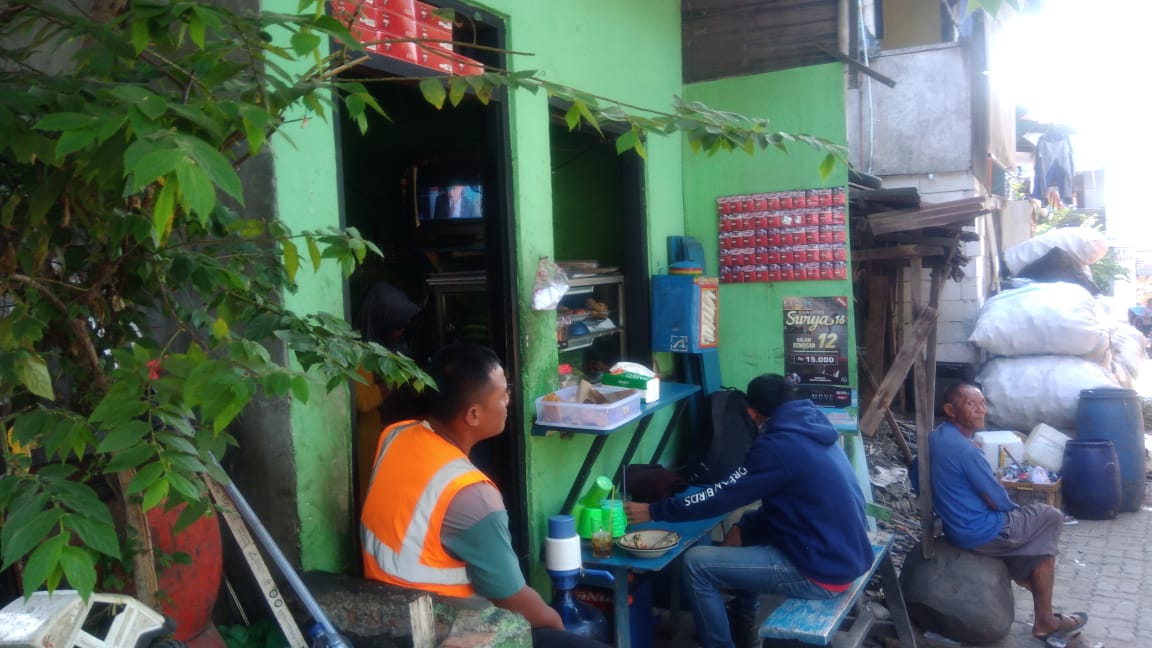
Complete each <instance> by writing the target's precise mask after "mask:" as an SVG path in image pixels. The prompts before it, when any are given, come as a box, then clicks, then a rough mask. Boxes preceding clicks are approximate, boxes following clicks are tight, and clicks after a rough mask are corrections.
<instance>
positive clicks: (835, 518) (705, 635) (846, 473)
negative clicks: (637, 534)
mask: <svg viewBox="0 0 1152 648" xmlns="http://www.w3.org/2000/svg"><path fill="white" fill-rule="evenodd" d="M748 402H749V404H750V405H751V407H750V408H749V410H748V413H749V414H750V415H751V416H752V418H753V420H755V421H756V424H757V425H758V426H759V427H760V435H759V436H758V437H757V439H756V441H755V442H754V443H753V444H752V447H751V449H749V451H748V454H747V455H746V456H745V458H744V462H743V465H741V466H740V467H738V468H737V469H736V470H735V471H733V473H732V475H731V476H729V477H728V479H726V480H724V481H721V482H718V483H716V484H714V485H712V486H710V487H708V488H705V489H704V490H703V491H701V492H699V493H697V494H694V495H692V496H689V497H683V496H679V497H675V496H674V497H670V498H667V499H664V500H661V501H659V502H653V503H651V504H640V503H634V502H630V503H629V504H628V505H627V511H628V519H629V521H630V522H634V523H640V522H646V521H648V520H650V519H651V520H660V521H669V522H682V521H686V520H698V519H704V518H708V517H713V516H716V515H720V514H723V513H725V512H728V511H733V510H736V509H738V508H740V507H742V506H746V505H748V504H752V503H754V502H756V501H759V502H760V508H758V509H756V510H753V511H750V512H748V513H745V514H744V516H743V517H742V518H741V519H740V521H739V522H738V523H737V524H736V525H735V526H733V527H732V529H731V530H730V531H729V533H728V534H727V536H726V537H725V538H724V543H723V546H698V547H694V548H692V549H690V550H689V551H688V552H686V553H685V554H684V578H685V581H686V585H687V589H688V591H689V592H690V600H689V604H690V606H691V608H692V614H693V616H694V618H695V621H696V633H697V635H698V637H699V639H700V641H701V642H702V644H703V645H704V646H705V647H706V648H730V647H731V646H733V645H734V643H733V636H734V635H736V639H737V641H738V643H739V645H741V646H747V645H757V646H758V645H760V643H759V639H758V637H757V635H756V632H755V625H754V621H755V618H756V612H757V608H758V606H759V596H760V594H779V595H783V596H786V597H789V598H805V599H826V598H832V597H835V596H837V595H839V594H840V593H841V592H844V591H845V590H847V589H848V588H849V587H850V586H851V584H852V582H853V581H854V580H856V578H857V577H859V576H860V575H861V574H863V573H864V572H865V571H867V570H868V568H869V567H870V566H871V564H872V545H871V543H870V542H869V541H868V531H867V520H866V518H865V512H864V495H863V493H862V492H861V491H860V486H859V484H858V482H857V481H856V474H855V472H854V471H853V469H852V465H851V464H850V463H849V462H848V457H847V456H846V455H845V454H844V450H843V449H842V448H841V447H840V444H839V434H838V433H837V432H836V429H835V428H833V427H832V424H831V423H829V422H828V419H827V418H826V417H825V416H824V414H822V413H821V412H820V410H819V409H817V408H816V406H815V405H813V404H812V401H810V400H808V399H800V398H798V397H797V396H796V392H795V389H794V388H793V387H792V385H790V384H788V382H787V381H786V380H785V379H784V377H783V376H779V375H776V374H764V375H761V376H758V377H757V378H754V379H753V380H752V381H751V382H750V383H748ZM725 591H727V592H730V593H732V594H733V595H734V598H733V599H732V602H731V609H730V610H728V609H726V608H725V602H724V598H725V595H724V592H725ZM729 615H731V619H732V621H731V623H732V627H731V628H730V626H729V619H728V616H729Z"/></svg>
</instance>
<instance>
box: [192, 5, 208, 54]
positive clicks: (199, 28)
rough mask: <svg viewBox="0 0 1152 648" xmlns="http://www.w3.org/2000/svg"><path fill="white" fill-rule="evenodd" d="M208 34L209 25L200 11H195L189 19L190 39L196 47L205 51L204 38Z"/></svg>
mask: <svg viewBox="0 0 1152 648" xmlns="http://www.w3.org/2000/svg"><path fill="white" fill-rule="evenodd" d="M206 32H207V24H206V23H205V22H204V19H203V18H202V17H201V16H200V12H199V11H193V12H192V13H191V15H190V16H189V18H188V37H189V38H191V39H192V42H193V43H195V44H196V47H199V48H200V49H204V36H205V34H206Z"/></svg>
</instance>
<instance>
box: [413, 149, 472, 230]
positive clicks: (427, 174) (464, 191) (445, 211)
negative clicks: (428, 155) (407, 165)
mask: <svg viewBox="0 0 1152 648" xmlns="http://www.w3.org/2000/svg"><path fill="white" fill-rule="evenodd" d="M411 183H412V184H411V187H412V191H413V195H414V197H415V203H416V204H415V213H416V225H417V226H420V225H422V224H425V223H450V222H461V223H463V222H473V223H476V222H480V221H482V220H483V219H484V183H483V180H482V178H481V170H480V159H479V158H476V157H443V158H433V159H428V160H424V161H421V162H418V163H417V164H415V165H413V166H412V169H411Z"/></svg>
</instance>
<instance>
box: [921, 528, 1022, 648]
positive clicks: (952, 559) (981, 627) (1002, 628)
mask: <svg viewBox="0 0 1152 648" xmlns="http://www.w3.org/2000/svg"><path fill="white" fill-rule="evenodd" d="M933 546H934V547H935V550H936V551H935V556H933V557H932V558H931V559H929V560H925V559H924V557H923V552H922V543H919V542H918V543H916V546H915V547H913V548H912V550H911V551H910V552H908V556H907V558H905V562H904V567H903V569H902V571H901V573H900V588H901V589H902V590H903V592H904V601H905V603H906V604H907V607H908V614H909V616H911V617H912V620H913V621H915V622H916V623H917V624H918V625H919V626H920V627H921V628H923V629H924V630H925V631H927V632H937V633H939V634H941V635H944V636H945V637H947V638H949V639H952V640H954V641H961V642H964V643H973V644H985V643H991V642H993V641H998V640H1000V639H1002V638H1003V637H1005V636H1007V635H1008V632H1009V631H1010V630H1011V629H1012V621H1013V619H1014V618H1015V616H1016V608H1015V601H1014V599H1013V595H1012V583H1011V579H1010V578H1009V576H1008V568H1007V567H1006V566H1005V565H1004V562H1003V561H1001V560H999V559H997V558H990V557H988V556H979V555H977V554H974V553H972V552H969V551H963V550H961V549H957V548H955V547H953V546H952V545H951V544H948V542H947V541H945V540H944V539H943V538H937V539H936V541H935V543H934V545H933Z"/></svg>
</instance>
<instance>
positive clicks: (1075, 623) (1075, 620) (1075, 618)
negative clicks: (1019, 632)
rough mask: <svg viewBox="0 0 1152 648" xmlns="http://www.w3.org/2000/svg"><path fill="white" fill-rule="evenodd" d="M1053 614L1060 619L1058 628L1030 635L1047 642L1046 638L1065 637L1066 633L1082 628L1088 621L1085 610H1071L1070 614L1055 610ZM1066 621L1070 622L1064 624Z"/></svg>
mask: <svg viewBox="0 0 1152 648" xmlns="http://www.w3.org/2000/svg"><path fill="white" fill-rule="evenodd" d="M1055 616H1056V618H1057V619H1059V620H1060V628H1059V629H1057V630H1053V631H1052V632H1049V633H1048V634H1043V635H1032V636H1033V637H1036V638H1037V639H1039V640H1040V641H1043V642H1045V643H1047V642H1048V639H1049V638H1050V637H1052V638H1054V637H1066V636H1067V635H1069V634H1071V633H1074V632H1076V631H1077V630H1079V629H1080V628H1083V627H1084V626H1085V625H1087V623H1088V613H1087V612H1073V613H1072V614H1061V613H1059V612H1056V613H1055ZM1067 621H1071V622H1072V624H1071V625H1068V626H1065V623H1066V622H1067Z"/></svg>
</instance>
